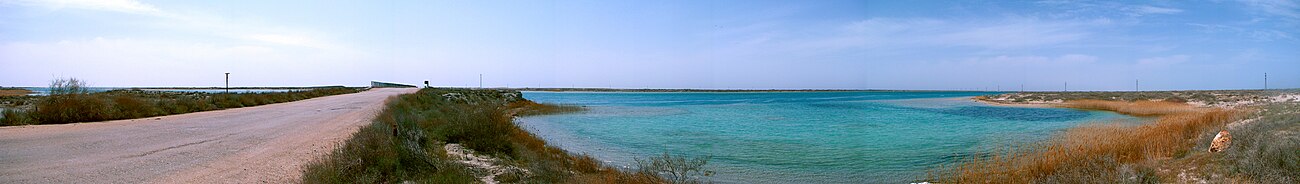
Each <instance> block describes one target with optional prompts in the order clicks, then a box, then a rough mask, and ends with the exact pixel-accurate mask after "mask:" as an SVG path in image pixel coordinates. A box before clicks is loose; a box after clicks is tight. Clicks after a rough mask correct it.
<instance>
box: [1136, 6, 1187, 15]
mask: <svg viewBox="0 0 1300 184" xmlns="http://www.w3.org/2000/svg"><path fill="white" fill-rule="evenodd" d="M1129 9H1130V11H1133V12H1134V13H1137V14H1141V15H1146V14H1175V13H1180V12H1183V10H1181V9H1175V8H1163V7H1154V6H1146V5H1142V6H1133V7H1131V8H1129Z"/></svg>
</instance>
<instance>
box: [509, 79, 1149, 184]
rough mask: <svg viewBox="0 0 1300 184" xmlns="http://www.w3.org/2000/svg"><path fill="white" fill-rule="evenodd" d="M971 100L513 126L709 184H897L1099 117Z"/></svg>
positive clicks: (902, 98)
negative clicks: (676, 168) (679, 169)
mask: <svg viewBox="0 0 1300 184" xmlns="http://www.w3.org/2000/svg"><path fill="white" fill-rule="evenodd" d="M983 94H992V93H977V92H755V93H601V92H525V93H524V96H525V97H526V98H528V99H531V100H534V101H538V102H542V103H557V104H574V105H583V106H587V107H588V108H589V110H588V111H586V112H582V113H576V114H563V115H548V116H534V117H527V118H522V119H520V120H519V122H518V123H519V124H520V125H521V126H523V127H524V128H525V129H528V130H529V131H531V132H533V133H535V134H537V135H538V136H540V137H542V138H543V139H545V140H547V141H548V142H549V143H550V144H552V145H556V146H558V147H560V148H563V149H565V150H568V151H570V152H574V153H587V154H591V155H592V156H593V157H596V158H597V159H600V160H602V161H605V162H607V163H609V164H611V165H615V166H620V167H627V166H631V165H633V164H632V163H633V158H644V157H647V156H651V155H656V154H662V153H664V152H668V153H672V154H684V155H691V156H706V155H709V156H712V158H713V159H712V160H710V162H709V167H711V168H712V169H713V170H715V171H717V174H716V175H715V176H713V177H710V178H709V179H710V180H713V181H716V182H721V183H809V182H815V183H862V182H872V183H875V182H888V183H899V182H909V181H916V180H917V179H918V178H923V177H924V176H925V172H926V170H927V169H929V168H931V167H933V166H936V165H937V164H945V163H951V162H952V161H953V160H954V159H957V158H961V157H966V156H969V155H973V154H978V153H985V152H988V151H989V150H990V148H993V147H997V146H999V145H1007V144H1012V143H1017V142H1029V141H1039V140H1043V139H1045V138H1047V137H1048V136H1049V135H1051V134H1052V133H1053V132H1056V131H1060V130H1062V129H1065V128H1068V127H1071V126H1075V125H1077V124H1079V123H1084V122H1094V121H1133V120H1134V118H1132V117H1128V116H1123V115H1118V114H1114V113H1109V112H1101V111H1082V110H1072V109H1056V108H1017V107H999V106H989V105H984V104H982V103H978V102H974V101H970V100H967V98H968V97H970V96H976V95H983Z"/></svg>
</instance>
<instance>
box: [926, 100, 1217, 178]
mask: <svg viewBox="0 0 1300 184" xmlns="http://www.w3.org/2000/svg"><path fill="white" fill-rule="evenodd" d="M1066 106H1067V107H1073V108H1082V109H1097V110H1110V111H1116V112H1119V113H1124V114H1131V115H1139V116H1158V119H1156V120H1155V122H1151V123H1147V124H1144V125H1138V126H1131V125H1121V124H1108V123H1093V124H1087V125H1082V126H1079V127H1075V128H1071V129H1068V130H1065V131H1064V132H1062V133H1059V134H1058V135H1055V136H1053V137H1052V138H1051V139H1049V140H1047V141H1044V142H1040V143H1033V144H1028V145H1015V146H1009V147H1006V148H1005V149H1003V150H998V151H997V153H994V154H992V155H991V156H988V157H973V158H967V159H965V160H960V161H959V162H958V163H957V164H955V165H949V166H946V167H945V168H940V169H939V170H938V171H937V173H932V174H931V176H930V178H931V179H932V180H938V181H941V182H956V183H1152V182H1157V181H1158V180H1159V179H1160V178H1159V177H1157V176H1156V174H1155V172H1154V171H1153V170H1154V169H1153V168H1155V166H1152V165H1150V163H1151V162H1152V161H1153V160H1160V159H1167V158H1170V157H1172V156H1174V155H1175V154H1179V153H1182V152H1184V151H1186V150H1188V149H1190V148H1192V147H1194V146H1196V145H1197V144H1196V142H1194V141H1196V140H1198V139H1197V138H1198V137H1199V136H1201V135H1200V134H1203V132H1207V131H1205V130H1207V129H1219V128H1223V127H1224V125H1225V124H1226V123H1228V122H1232V121H1234V120H1237V119H1239V115H1240V114H1241V113H1240V112H1239V111H1236V110H1226V109H1197V108H1193V107H1190V106H1187V105H1185V104H1178V103H1170V102H1152V101H1139V102H1114V101H1100V100H1080V101H1071V102H1067V103H1066ZM1210 136H1213V135H1210Z"/></svg>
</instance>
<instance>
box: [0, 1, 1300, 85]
mask: <svg viewBox="0 0 1300 184" xmlns="http://www.w3.org/2000/svg"><path fill="white" fill-rule="evenodd" d="M1297 30H1300V2H1297V1H1295V0H1247V1H1230V0H1225V1H1141V2H1138V1H1118V2H1093V1H955V2H949V1H327V2H317V1H216V2H197V1H149V0H102V1H94V0H57V1H28V0H0V86H44V85H46V84H47V83H48V81H49V80H50V79H53V78H57V77H77V78H82V79H85V80H88V81H90V83H91V85H93V86H220V85H222V82H223V78H222V75H223V74H222V73H225V72H231V73H232V74H231V85H233V86H304V85H351V86H360V85H367V84H368V82H369V81H371V80H380V81H394V82H404V83H413V84H414V83H420V82H422V81H424V80H430V81H431V82H432V83H433V84H434V85H439V86H477V85H478V75H479V74H483V76H484V86H494V87H504V86H507V85H508V86H509V87H537V86H541V87H615V88H725V89H773V88H780V89H794V88H816V89H977V90H983V89H988V90H992V89H996V88H998V87H1000V88H1001V89H1003V90H1018V89H1019V88H1020V86H1021V85H1022V84H1023V85H1024V88H1025V89H1026V90H1060V89H1062V88H1064V87H1065V83H1067V82H1068V83H1069V88H1070V89H1071V90H1132V89H1133V83H1134V80H1140V81H1141V85H1142V89H1143V90H1173V89H1246V88H1261V87H1263V79H1262V78H1263V74H1264V73H1266V72H1267V73H1268V74H1269V79H1270V80H1269V81H1270V82H1269V85H1270V87H1273V88H1280V87H1286V88H1300V72H1297V71H1300V31H1297Z"/></svg>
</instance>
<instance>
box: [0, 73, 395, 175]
mask: <svg viewBox="0 0 1300 184" xmlns="http://www.w3.org/2000/svg"><path fill="white" fill-rule="evenodd" d="M416 90H417V89H413V88H407V89H373V90H370V91H365V92H361V93H354V94H345V95H335V96H328V97H320V98H314V99H307V100H302V101H297V102H289V103H280V104H270V105H262V106H256V107H248V108H238V109H227V110H220V111H208V112H198V113H190V114H180V115H172V116H162V117H156V118H144V119H133V120H117V121H107V122H96V123H78V124H64V125H40V126H22V127H0V183H264V182H269V183H289V182H297V181H298V180H299V178H300V177H301V175H302V172H301V171H302V170H301V166H302V165H304V164H305V163H307V162H309V161H310V160H312V159H315V158H317V157H319V156H320V155H322V154H324V153H328V152H329V151H330V150H332V149H333V148H334V146H336V144H337V143H338V142H341V141H342V140H345V139H347V138H348V137H349V136H351V134H352V133H353V132H356V131H357V129H358V128H359V127H360V126H362V125H365V124H368V123H369V122H370V119H371V118H372V117H373V116H374V114H375V113H377V112H378V111H379V110H380V109H382V106H383V102H384V100H385V99H387V97H389V96H393V95H398V94H403V93H412V92H415V91H416Z"/></svg>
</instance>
